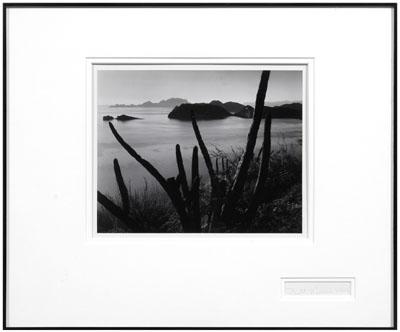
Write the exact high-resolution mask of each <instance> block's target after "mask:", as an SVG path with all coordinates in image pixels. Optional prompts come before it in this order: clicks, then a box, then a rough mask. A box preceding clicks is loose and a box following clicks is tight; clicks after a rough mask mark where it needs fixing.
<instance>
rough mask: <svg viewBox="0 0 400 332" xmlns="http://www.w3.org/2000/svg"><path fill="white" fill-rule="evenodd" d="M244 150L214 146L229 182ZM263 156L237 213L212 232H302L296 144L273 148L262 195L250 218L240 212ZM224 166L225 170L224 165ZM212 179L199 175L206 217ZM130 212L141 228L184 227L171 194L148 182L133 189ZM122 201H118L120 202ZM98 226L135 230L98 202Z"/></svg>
mask: <svg viewBox="0 0 400 332" xmlns="http://www.w3.org/2000/svg"><path fill="white" fill-rule="evenodd" d="M241 154H242V151H241V150H240V149H232V151H230V152H229V153H228V152H224V151H221V150H219V149H217V148H215V149H214V151H213V152H212V158H213V159H214V160H215V159H219V160H225V162H226V160H227V163H228V169H226V170H225V172H224V173H223V174H222V172H220V174H219V176H223V177H224V178H225V179H226V181H227V182H228V185H230V184H231V182H232V178H233V175H234V172H235V170H236V167H237V165H238V162H239V160H240V156H241ZM259 164H260V162H259V159H258V157H257V155H256V156H255V157H254V158H253V161H252V164H251V167H250V169H249V173H248V180H247V183H246V186H245V189H244V192H243V195H242V197H241V199H240V200H239V202H238V204H237V208H236V211H235V212H236V213H235V215H236V217H235V218H234V220H233V222H232V223H231V224H230V225H229V226H228V225H215V226H214V228H213V230H212V231H213V232H223V233H225V232H243V233H301V231H302V229H301V227H302V160H301V152H300V151H298V149H296V148H294V147H293V146H288V145H285V144H281V145H279V147H278V148H276V149H274V150H273V151H272V153H271V159H270V167H269V176H268V179H267V182H266V186H265V188H266V190H265V193H264V195H263V200H262V202H261V204H260V206H259V208H258V210H257V214H256V216H255V218H254V220H252V221H246V220H243V219H242V218H241V216H242V215H243V212H244V211H245V209H246V208H247V206H248V202H249V199H250V197H251V193H252V191H253V188H254V185H255V181H256V179H257V174H258V168H259ZM220 171H221V170H220ZM209 187H210V185H209V180H208V177H203V178H202V181H201V193H200V197H201V203H200V205H201V214H202V215H203V216H204V220H205V219H206V216H207V213H208V210H209V203H208V202H209V194H210V188H209ZM110 198H111V199H112V200H113V201H114V202H120V197H110ZM130 200H131V209H132V212H131V214H132V217H133V218H134V220H135V221H137V223H138V224H139V225H140V228H141V230H140V231H141V232H143V233H176V232H182V228H181V225H180V221H179V218H178V216H177V214H176V212H175V210H174V208H173V206H172V204H171V203H170V201H169V198H168V196H167V195H166V194H165V192H164V191H163V190H162V189H161V188H160V187H158V186H152V187H149V186H148V185H146V186H145V188H144V189H143V190H141V191H132V190H131V191H130ZM118 204H119V203H118ZM97 218H98V219H97V220H98V232H99V233H113V232H114V233H120V232H132V230H130V229H128V228H126V226H124V225H121V223H120V222H119V221H118V220H117V219H116V218H115V217H113V216H112V215H111V214H110V213H109V212H108V211H107V210H106V209H105V208H104V207H102V206H101V205H100V204H98V214H97Z"/></svg>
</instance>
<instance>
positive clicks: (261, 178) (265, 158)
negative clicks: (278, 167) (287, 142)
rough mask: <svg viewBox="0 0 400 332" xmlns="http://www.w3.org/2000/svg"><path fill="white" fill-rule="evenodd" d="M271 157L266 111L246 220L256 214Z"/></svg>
mask: <svg viewBox="0 0 400 332" xmlns="http://www.w3.org/2000/svg"><path fill="white" fill-rule="evenodd" d="M270 156H271V112H270V111H268V112H267V114H266V117H265V122H264V142H263V147H262V154H261V164H260V168H259V170H258V176H257V181H256V185H255V188H254V191H253V196H252V198H251V201H250V204H249V208H248V209H247V212H246V218H245V219H246V220H252V219H253V218H254V215H255V213H256V212H257V208H258V205H259V204H260V201H261V198H262V197H261V196H262V194H263V192H264V187H265V182H266V181H267V177H268V168H269V160H270Z"/></svg>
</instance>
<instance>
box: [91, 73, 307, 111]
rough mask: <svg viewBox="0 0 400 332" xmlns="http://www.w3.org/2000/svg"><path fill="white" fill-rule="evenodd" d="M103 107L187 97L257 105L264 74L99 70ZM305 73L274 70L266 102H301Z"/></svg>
mask: <svg viewBox="0 0 400 332" xmlns="http://www.w3.org/2000/svg"><path fill="white" fill-rule="evenodd" d="M97 75H98V81H97V88H98V90H97V92H98V104H99V105H111V104H139V103H143V102H146V101H152V102H159V101H160V100H162V99H168V98H184V99H187V100H188V101H189V102H191V103H201V102H210V101H211V100H220V101H222V102H227V101H235V102H239V103H254V101H255V98H256V94H257V89H258V84H259V82H260V75H261V72H260V71H247V70H246V71H243V70H224V71H222V70H214V71H208V70H197V71H196V70H99V71H98V72H97ZM301 75H302V73H301V71H272V72H271V75H270V79H269V85H268V90H267V96H266V98H265V102H266V103H267V102H277V101H301V100H302V77H301Z"/></svg>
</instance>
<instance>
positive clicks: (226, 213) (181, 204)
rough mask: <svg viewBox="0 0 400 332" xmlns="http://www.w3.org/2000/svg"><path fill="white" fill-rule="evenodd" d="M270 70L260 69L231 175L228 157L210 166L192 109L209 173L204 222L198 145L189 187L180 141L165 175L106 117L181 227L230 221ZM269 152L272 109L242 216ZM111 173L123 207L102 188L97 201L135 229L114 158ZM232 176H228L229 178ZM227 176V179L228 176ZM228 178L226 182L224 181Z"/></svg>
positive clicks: (197, 228)
mask: <svg viewBox="0 0 400 332" xmlns="http://www.w3.org/2000/svg"><path fill="white" fill-rule="evenodd" d="M269 76H270V71H263V72H262V74H261V80H260V84H259V88H258V92H257V98H256V107H255V111H254V117H253V120H252V124H251V127H250V130H249V133H248V137H247V142H246V148H245V150H244V152H243V155H242V157H241V159H240V162H239V164H238V166H237V169H236V173H235V174H234V175H233V173H234V170H232V168H231V167H230V165H229V160H228V159H225V160H224V158H221V160H219V159H218V158H216V159H215V170H214V168H213V163H212V161H211V157H210V154H209V152H208V149H207V147H206V144H205V143H204V140H203V138H202V135H201V133H200V129H199V126H198V124H197V121H196V118H195V114H194V112H193V110H192V111H191V121H192V128H193V131H194V134H195V137H196V139H197V142H198V145H199V148H200V151H201V154H202V156H203V159H204V162H205V164H206V167H207V171H208V175H209V177H210V184H211V194H210V202H209V206H210V209H209V210H208V212H207V216H206V217H207V218H206V219H207V221H206V224H205V225H204V227H202V225H201V220H202V218H201V213H200V175H199V160H198V147H197V146H195V147H194V148H193V153H192V172H191V175H192V176H191V186H190V188H189V184H188V180H187V176H186V171H185V167H184V164H183V158H182V153H181V149H180V146H179V144H177V145H176V147H175V154H176V162H177V168H178V175H177V176H176V177H171V178H168V179H165V178H164V177H163V176H162V175H161V173H160V172H159V171H158V170H157V169H156V168H155V167H154V166H153V165H152V164H151V163H150V162H149V161H147V160H146V159H144V158H142V157H141V156H140V155H139V154H138V153H137V152H136V150H135V149H134V148H132V147H131V146H130V145H129V144H128V143H127V142H125V141H124V139H123V138H122V137H121V136H120V135H119V133H118V132H117V130H116V129H115V128H114V126H113V124H112V123H111V122H110V123H109V126H110V129H111V132H112V133H113V135H114V136H115V138H116V139H117V141H118V142H119V143H120V144H121V146H122V147H123V148H124V149H125V150H126V151H127V152H128V153H129V154H130V155H131V156H132V157H133V158H134V159H135V160H136V161H137V162H139V163H140V164H141V165H142V166H143V167H144V168H145V169H146V170H147V171H148V172H149V173H150V174H151V175H152V176H153V177H154V178H155V179H156V180H157V182H158V183H159V184H160V186H161V187H162V188H163V189H164V191H165V192H166V193H167V195H168V196H169V198H170V200H171V203H172V205H173V206H174V208H175V210H176V212H177V214H178V216H179V219H180V222H181V225H182V229H183V231H184V232H201V231H207V232H211V231H212V230H213V228H214V227H215V226H216V225H218V224H229V223H231V220H232V216H233V215H234V213H235V208H236V206H237V203H238V201H239V199H240V197H241V195H242V194H243V189H244V185H245V183H246V180H247V175H248V170H249V167H250V163H251V161H252V160H253V155H254V148H255V145H256V140H257V134H258V130H259V127H260V124H261V120H262V117H263V114H264V100H265V95H266V92H267V88H268V81H269ZM270 154H271V114H270V112H268V113H267V114H266V117H265V122H264V138H263V144H262V149H261V150H260V152H259V155H258V156H257V158H259V157H260V155H261V165H260V169H259V172H258V176H257V181H256V184H255V187H254V190H253V193H252V197H251V199H250V203H249V206H248V208H247V210H246V211H245V213H244V215H243V217H244V219H245V221H247V222H249V221H251V220H252V219H253V218H254V216H255V214H256V212H257V208H258V206H259V204H260V202H261V198H262V194H263V193H264V190H265V183H266V179H267V176H268V167H269V159H270ZM114 172H115V175H116V180H117V184H118V188H119V191H120V194H121V200H122V208H120V207H119V206H117V205H116V204H115V203H113V202H112V201H111V200H109V199H108V198H107V197H106V196H104V195H103V194H102V193H101V192H99V191H98V201H99V202H100V204H102V205H103V206H104V207H105V208H106V209H107V210H108V211H109V212H110V213H111V214H113V215H114V216H115V217H117V218H118V219H119V220H120V221H121V222H122V223H123V224H125V225H127V226H128V227H129V228H131V229H133V230H140V225H137V224H136V223H135V221H134V218H132V217H130V215H129V212H130V202H129V197H128V191H127V189H126V186H125V184H124V180H123V178H122V174H121V170H120V167H119V164H118V160H117V159H115V160H114ZM232 175H233V177H232ZM231 179H232V181H230V180H231ZM228 180H229V182H232V185H231V186H230V187H228V186H227V183H228Z"/></svg>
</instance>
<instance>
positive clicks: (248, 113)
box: [168, 100, 303, 121]
mask: <svg viewBox="0 0 400 332" xmlns="http://www.w3.org/2000/svg"><path fill="white" fill-rule="evenodd" d="M191 110H193V111H194V114H195V117H196V119H198V120H216V119H225V118H227V117H230V116H236V117H239V118H245V119H252V118H253V116H254V107H252V106H250V105H243V104H240V103H236V102H226V103H222V102H220V101H218V100H213V101H212V102H210V103H197V104H189V103H187V104H182V105H180V106H176V107H175V108H174V109H173V110H172V111H171V112H170V113H169V114H168V118H170V119H177V120H183V121H189V120H190V119H191V117H190V112H191ZM267 111H270V112H271V116H272V118H273V119H299V120H301V119H302V113H303V112H302V104H301V103H290V104H284V105H279V106H264V116H263V117H265V114H266V112H267Z"/></svg>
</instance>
